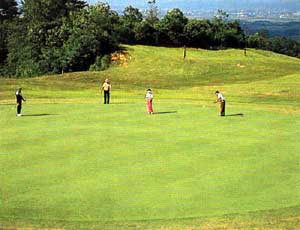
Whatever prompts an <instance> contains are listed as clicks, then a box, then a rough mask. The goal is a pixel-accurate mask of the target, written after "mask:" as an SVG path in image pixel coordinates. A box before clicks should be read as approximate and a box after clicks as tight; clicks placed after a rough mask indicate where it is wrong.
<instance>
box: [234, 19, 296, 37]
mask: <svg viewBox="0 0 300 230" xmlns="http://www.w3.org/2000/svg"><path fill="white" fill-rule="evenodd" d="M240 24H241V26H242V28H243V29H244V30H245V31H246V33H248V34H254V33H256V32H258V31H260V30H267V31H268V33H269V36H270V37H287V38H291V39H294V40H300V21H292V22H272V21H253V22H252V21H241V23H240Z"/></svg>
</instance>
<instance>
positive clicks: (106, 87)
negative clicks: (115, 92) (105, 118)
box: [101, 78, 111, 104]
mask: <svg viewBox="0 0 300 230" xmlns="http://www.w3.org/2000/svg"><path fill="white" fill-rule="evenodd" d="M101 90H102V91H104V104H109V97H110V90H111V84H110V83H109V80H108V79H107V78H106V79H105V81H104V83H103V85H102V89H101Z"/></svg>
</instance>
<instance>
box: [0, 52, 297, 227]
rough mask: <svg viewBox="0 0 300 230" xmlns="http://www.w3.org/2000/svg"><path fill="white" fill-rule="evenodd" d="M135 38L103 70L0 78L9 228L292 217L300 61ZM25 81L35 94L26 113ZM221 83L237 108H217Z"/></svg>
mask: <svg viewBox="0 0 300 230" xmlns="http://www.w3.org/2000/svg"><path fill="white" fill-rule="evenodd" d="M127 49H128V50H129V53H130V55H131V60H130V61H129V63H128V66H123V67H120V66H117V65H116V66H114V67H112V68H111V69H109V70H107V71H105V72H101V73H89V72H87V73H73V74H66V75H63V76H45V77H40V78H33V79H1V80H0V104H1V105H0V117H1V119H0V127H1V131H0V134H1V135H0V146H1V149H0V165H1V172H0V195H1V196H0V229H1V224H2V226H3V229H5V228H12V227H18V226H20V227H21V228H22V227H24V226H32V225H33V226H40V227H41V226H46V227H60V228H75V229H76V228H82V229H86V228H99V229H102V228H107V229H118V228H120V229H123V228H129V229H130V228H140V229H161V228H163V229H164V228H166V229H169V228H171V229H190V228H194V229H222V228H225V229H240V228H241V229H254V228H258V229H259V228H261V229H273V228H277V227H278V228H279V227H282V228H284V229H297V228H298V227H299V226H300V214H299V206H300V194H299V189H300V183H299V181H300V180H299V179H300V169H299V162H300V157H299V149H300V144H299V142H298V134H299V131H298V126H299V125H300V119H299V118H300V114H299V108H300V104H299V93H298V92H297V91H296V89H297V86H298V85H299V84H300V78H299V73H300V69H299V66H300V61H299V60H297V59H294V58H289V57H285V56H282V55H277V54H273V53H269V52H263V51H256V50H250V51H249V52H248V56H247V57H244V56H243V52H242V51H239V50H226V51H204V50H188V59H187V60H186V61H183V60H182V57H181V55H182V50H181V49H167V48H154V47H144V46H134V47H127ZM107 76H108V77H110V78H111V79H112V82H113V87H114V91H113V94H112V96H113V98H112V101H113V104H111V105H109V106H104V105H101V104H100V102H99V101H100V95H99V92H98V91H99V90H98V88H97V87H99V84H100V83H99V82H101V81H102V80H103V78H105V77H107ZM18 85H22V86H23V88H24V94H25V95H26V96H27V97H28V98H29V100H28V103H27V104H25V105H24V114H25V115H27V116H24V117H22V118H21V119H20V118H16V117H15V106H14V104H13V103H14V99H13V97H14V90H15V88H16V87H17V86H18ZM146 87H152V88H154V90H155V91H154V92H155V104H154V106H155V107H154V109H155V111H156V112H157V114H156V115H153V116H146V115H145V103H144V101H143V95H144V90H145V88H146ZM216 89H221V90H222V91H224V92H225V95H226V97H227V101H228V108H227V114H228V115H232V116H228V117H225V118H224V119H223V118H219V117H217V111H216V110H217V109H216V105H214V104H212V103H211V102H212V101H213V100H214V95H213V91H214V90H216ZM241 113H242V114H244V116H239V115H238V114H241ZM264 210H270V211H264Z"/></svg>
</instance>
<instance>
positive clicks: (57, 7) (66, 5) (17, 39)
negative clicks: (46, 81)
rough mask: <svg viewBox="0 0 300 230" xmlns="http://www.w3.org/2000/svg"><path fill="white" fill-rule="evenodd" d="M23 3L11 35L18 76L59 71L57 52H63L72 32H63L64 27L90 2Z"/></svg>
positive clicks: (30, 0) (46, 0)
mask: <svg viewBox="0 0 300 230" xmlns="http://www.w3.org/2000/svg"><path fill="white" fill-rule="evenodd" d="M22 3H23V4H22V10H23V14H22V18H20V21H19V23H18V24H16V26H15V27H14V33H13V34H12V35H11V36H10V38H9V40H10V41H9V52H10V54H9V56H8V62H9V65H10V67H13V68H14V69H15V74H16V75H17V76H33V75H38V74H42V73H46V72H53V71H54V70H55V71H56V69H53V63H56V62H57V61H56V59H54V57H56V56H55V55H53V54H56V55H58V54H59V52H58V50H59V49H60V48H61V47H62V45H63V43H64V41H65V39H66V38H68V36H69V33H68V32H66V30H65V31H64V32H66V33H60V32H61V31H62V30H61V27H62V25H63V24H64V21H68V20H69V19H70V17H71V16H72V14H73V13H74V12H79V11H80V10H81V9H83V8H84V7H85V6H86V3H85V2H84V1H81V0H43V1H40V0H39V1H36V0H24V1H23V2H22ZM49 57H52V58H49Z"/></svg>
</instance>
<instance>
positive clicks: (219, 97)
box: [215, 91, 225, 117]
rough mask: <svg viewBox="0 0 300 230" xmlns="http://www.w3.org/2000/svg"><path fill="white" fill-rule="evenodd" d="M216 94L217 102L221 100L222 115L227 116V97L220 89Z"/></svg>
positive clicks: (220, 109)
mask: <svg viewBox="0 0 300 230" xmlns="http://www.w3.org/2000/svg"><path fill="white" fill-rule="evenodd" d="M215 95H216V97H217V99H216V102H219V111H220V116H222V117H224V116H225V97H224V95H223V94H222V93H220V92H219V91H216V92H215Z"/></svg>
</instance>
